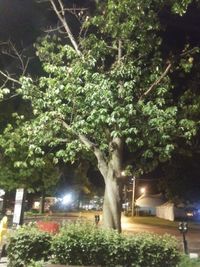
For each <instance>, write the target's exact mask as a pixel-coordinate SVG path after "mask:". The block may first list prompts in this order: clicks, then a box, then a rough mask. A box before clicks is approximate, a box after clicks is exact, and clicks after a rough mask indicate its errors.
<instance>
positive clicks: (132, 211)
mask: <svg viewBox="0 0 200 267" xmlns="http://www.w3.org/2000/svg"><path fill="white" fill-rule="evenodd" d="M132 181H133V187H132V206H131V216H132V217H133V216H134V213H135V182H136V178H135V176H133V178H132Z"/></svg>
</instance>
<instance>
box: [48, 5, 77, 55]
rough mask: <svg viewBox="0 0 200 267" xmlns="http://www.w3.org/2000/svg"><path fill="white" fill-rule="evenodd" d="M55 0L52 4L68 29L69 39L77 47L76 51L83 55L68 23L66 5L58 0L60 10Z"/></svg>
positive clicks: (66, 29)
mask: <svg viewBox="0 0 200 267" xmlns="http://www.w3.org/2000/svg"><path fill="white" fill-rule="evenodd" d="M54 1H55V0H50V2H51V5H52V7H53V10H54V11H55V13H56V15H57V17H58V19H59V20H60V21H61V23H62V25H63V27H64V29H65V31H66V33H67V35H68V37H69V39H70V41H71V43H72V45H73V47H74V49H75V51H76V52H77V54H78V55H81V52H80V50H79V48H78V44H77V42H76V40H75V38H74V36H73V34H72V32H71V30H70V28H69V25H68V23H67V21H66V18H65V10H64V6H63V3H62V1H61V0H58V2H59V5H60V8H61V10H58V8H57V6H56V4H55V2H54Z"/></svg>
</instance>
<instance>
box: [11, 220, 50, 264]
mask: <svg viewBox="0 0 200 267" xmlns="http://www.w3.org/2000/svg"><path fill="white" fill-rule="evenodd" d="M51 239H52V237H51V235H49V234H47V233H46V232H42V231H38V228H36V227H33V225H31V226H23V227H21V228H19V229H18V230H16V231H14V232H13V233H12V234H11V236H10V240H9V245H8V248H7V253H8V260H9V265H8V266H10V267H23V266H27V265H28V263H30V262H31V261H32V260H34V261H40V260H45V261H46V260H47V259H48V258H49V256H51Z"/></svg>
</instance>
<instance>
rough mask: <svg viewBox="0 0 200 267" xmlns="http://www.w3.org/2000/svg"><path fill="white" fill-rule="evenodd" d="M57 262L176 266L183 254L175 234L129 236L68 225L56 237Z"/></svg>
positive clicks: (54, 249) (93, 227)
mask: <svg viewBox="0 0 200 267" xmlns="http://www.w3.org/2000/svg"><path fill="white" fill-rule="evenodd" d="M52 251H53V255H54V263H59V264H72V265H100V266H109V267H116V266H124V267H131V266H132V267H160V266H162V267H175V266H177V264H178V262H179V260H180V255H179V252H178V249H177V244H176V242H175V240H174V239H173V238H172V237H169V236H164V237H159V236H156V235H151V234H142V235H141V234H140V235H134V236H132V237H128V236H125V235H120V234H118V233H116V232H115V231H111V230H105V229H104V230H103V229H99V228H98V229H97V228H96V227H95V226H92V225H88V224H70V225H69V224H68V225H64V226H63V227H62V228H61V229H60V233H59V234H58V235H56V236H55V237H54V238H53V241H52Z"/></svg>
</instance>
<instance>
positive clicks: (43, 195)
mask: <svg viewBox="0 0 200 267" xmlns="http://www.w3.org/2000/svg"><path fill="white" fill-rule="evenodd" d="M44 205H45V190H42V194H41V199H40V214H43V213H44Z"/></svg>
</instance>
